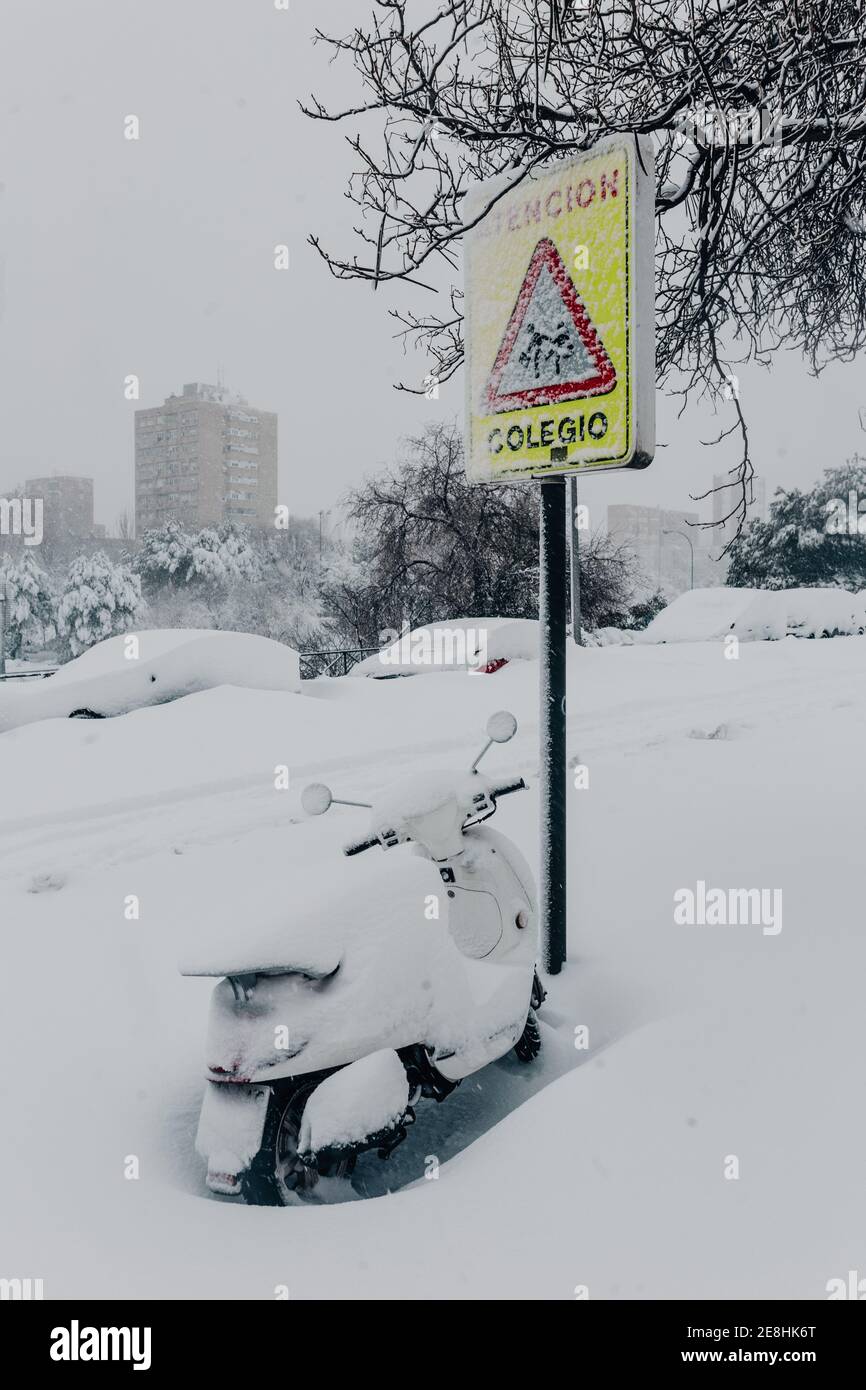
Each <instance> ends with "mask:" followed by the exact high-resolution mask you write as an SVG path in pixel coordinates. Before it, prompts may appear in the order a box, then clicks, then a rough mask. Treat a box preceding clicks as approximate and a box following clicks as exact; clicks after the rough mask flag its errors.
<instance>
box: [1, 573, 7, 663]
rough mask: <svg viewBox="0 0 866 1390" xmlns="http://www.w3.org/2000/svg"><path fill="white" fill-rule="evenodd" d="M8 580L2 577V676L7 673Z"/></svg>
mask: <svg viewBox="0 0 866 1390" xmlns="http://www.w3.org/2000/svg"><path fill="white" fill-rule="evenodd" d="M6 599H7V592H6V580H5V579H0V676H5V675H6Z"/></svg>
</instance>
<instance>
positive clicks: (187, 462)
mask: <svg viewBox="0 0 866 1390" xmlns="http://www.w3.org/2000/svg"><path fill="white" fill-rule="evenodd" d="M276 505H277V417H276V415H275V414H274V413H273V412H272V411H268V410H258V409H257V408H256V407H254V406H251V405H249V404H248V403H247V402H246V401H245V400H244V399H243V397H242V396H237V395H233V394H232V393H231V392H229V391H227V390H226V389H225V388H224V387H222V386H207V385H204V384H202V383H201V382H197V381H196V382H192V383H190V384H189V385H187V386H184V388H183V394H182V395H180V396H169V397H168V398H167V399H166V400H165V401H164V402H163V404H162V405H159V406H152V407H150V408H149V409H146V410H137V411H136V412H135V534H136V535H137V536H140V535H141V534H142V532H143V531H146V530H148V528H150V527H157V526H163V525H164V524H165V522H167V521H170V520H172V519H173V520H175V521H179V522H180V523H181V525H183V526H186V527H189V528H190V529H195V528H199V527H202V526H215V525H219V523H220V522H223V521H236V522H237V523H238V524H240V525H247V526H272V525H273V522H274V508H275V507H276Z"/></svg>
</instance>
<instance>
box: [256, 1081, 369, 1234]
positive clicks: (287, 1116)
mask: <svg viewBox="0 0 866 1390" xmlns="http://www.w3.org/2000/svg"><path fill="white" fill-rule="evenodd" d="M317 1084H318V1083H313V1084H312V1085H310V1084H306V1085H304V1084H300V1085H293V1084H292V1083H289V1084H288V1085H285V1084H284V1085H279V1086H274V1087H273V1088H272V1090H271V1097H270V1100H269V1102H268V1113H267V1116H266V1118H265V1128H264V1134H263V1135H262V1146H261V1148H260V1149H259V1151H258V1153H257V1154H256V1156H255V1158H254V1159H253V1161H252V1163H251V1164H250V1166H249V1168H248V1169H247V1170H246V1172H245V1173H242V1174H241V1180H240V1188H241V1194H242V1196H243V1198H244V1200H245V1201H246V1203H247V1205H248V1206H256V1207H285V1206H290V1205H293V1204H294V1203H296V1202H298V1201H310V1200H313V1201H315V1196H314V1194H315V1189H316V1187H317V1186H318V1183H319V1179H320V1178H323V1177H334V1178H348V1177H350V1176H351V1173H352V1170H353V1169H354V1167H355V1156H354V1154H348V1155H346V1156H345V1157H342V1158H340V1159H339V1160H336V1161H335V1162H332V1163H330V1164H327V1165H326V1166H324V1167H317V1168H310V1167H308V1166H307V1164H305V1163H302V1162H301V1160H300V1158H299V1156H298V1138H299V1136H300V1131H301V1116H302V1115H303V1113H304V1106H305V1105H306V1103H307V1101H308V1100H309V1098H310V1096H311V1095H312V1093H313V1091H314V1090H315V1089H316V1085H317Z"/></svg>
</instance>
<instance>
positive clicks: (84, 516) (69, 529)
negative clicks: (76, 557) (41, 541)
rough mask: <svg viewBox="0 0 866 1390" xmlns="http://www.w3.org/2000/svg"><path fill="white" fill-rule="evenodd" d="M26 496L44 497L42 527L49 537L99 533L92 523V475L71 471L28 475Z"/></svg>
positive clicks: (63, 538)
mask: <svg viewBox="0 0 866 1390" xmlns="http://www.w3.org/2000/svg"><path fill="white" fill-rule="evenodd" d="M24 496H25V497H32V498H34V499H35V498H37V497H41V498H42V531H43V536H44V538H45V540H46V541H84V540H90V538H91V537H92V536H95V535H96V534H97V527H95V526H94V524H93V479H92V478H77V477H73V476H71V475H70V474H65V473H64V474H61V473H56V474H53V475H52V476H51V477H50V478H28V479H27V481H26V482H25V484H24Z"/></svg>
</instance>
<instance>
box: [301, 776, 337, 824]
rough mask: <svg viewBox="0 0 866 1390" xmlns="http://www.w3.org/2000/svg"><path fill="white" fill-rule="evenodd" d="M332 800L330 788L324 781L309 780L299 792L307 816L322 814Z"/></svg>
mask: <svg viewBox="0 0 866 1390" xmlns="http://www.w3.org/2000/svg"><path fill="white" fill-rule="evenodd" d="M333 800H334V797H333V793H332V792H331V788H330V787H326V786H325V784H324V782H311V783H310V785H309V786H308V787H304V790H303V791H302V792H301V805H302V806H303V808H304V810H305V811H306V813H307V815H308V816H323V815H324V814H325V812H326V811H327V810H328V808H329V806H330V805H331V802H332V801H333Z"/></svg>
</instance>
